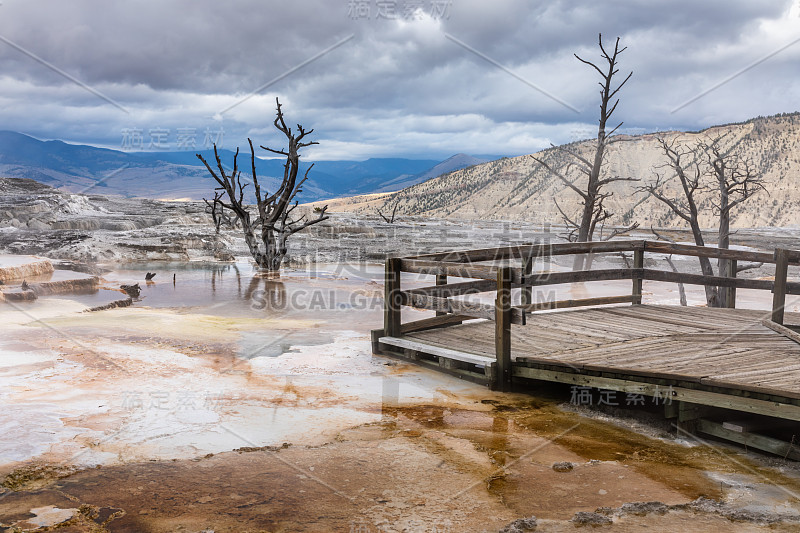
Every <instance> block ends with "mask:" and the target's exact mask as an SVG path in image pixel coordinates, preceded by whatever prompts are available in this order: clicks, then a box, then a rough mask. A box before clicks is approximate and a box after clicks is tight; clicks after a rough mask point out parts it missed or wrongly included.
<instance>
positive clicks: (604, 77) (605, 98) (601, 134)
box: [532, 34, 637, 270]
mask: <svg viewBox="0 0 800 533" xmlns="http://www.w3.org/2000/svg"><path fill="white" fill-rule="evenodd" d="M598 44H599V46H600V52H601V56H602V58H603V59H604V60H605V64H603V68H600V67H599V66H597V65H596V64H595V63H592V62H591V61H587V60H585V59H583V58H581V57H580V56H578V55H577V54H574V55H575V57H576V58H577V59H578V61H580V62H581V63H584V64H586V65H589V66H590V67H592V68H593V69H595V70H596V71H597V72H598V74H600V77H601V81H600V82H598V83H599V85H600V119H599V125H598V128H597V141H596V143H597V144H596V145H595V149H594V157H593V158H592V159H591V160H590V159H589V158H587V157H584V156H583V155H581V154H579V153H578V152H577V151H575V150H572V149H570V148H567V147H566V146H553V148H554V149H555V150H558V151H560V152H563V153H566V154H567V155H568V156H570V157H571V158H572V161H571V162H570V163H569V164H568V165H567V167H566V168H565V169H564V171H563V172H562V171H560V170H557V169H555V168H553V167H552V166H551V165H549V164H548V163H546V162H545V161H543V160H542V159H541V158H538V157H535V156H532V157H533V158H534V159H535V160H536V161H537V162H538V163H539V164H540V165H542V166H543V167H544V168H546V169H547V170H548V171H549V172H550V173H551V174H553V175H554V176H556V177H557V178H558V179H560V180H561V181H562V182H563V183H564V184H565V185H566V186H567V187H568V188H570V189H572V190H573V191H574V192H575V193H577V194H578V195H579V196H580V197H581V203H582V205H583V208H582V210H581V213H580V218H579V219H577V220H576V219H573V218H571V217H569V216H567V215H566V213H565V212H564V211H563V210H562V209H561V207H560V206H559V205H558V203H557V202H556V208H557V209H558V210H559V212H560V213H561V215H562V217H563V218H564V222H565V223H566V224H567V225H568V227H571V228H573V231H572V232H571V234H570V240H575V241H579V242H587V241H591V240H592V239H593V237H594V232H595V229H596V228H597V227H598V225H601V226H602V224H603V223H604V222H605V221H606V220H608V219H609V218H611V217H612V216H613V213H611V212H610V211H608V210H607V209H605V207H604V206H603V203H604V202H605V200H607V199H608V198H609V197H611V196H612V194H613V193H611V192H605V191H604V187H605V186H606V185H609V184H610V183H613V182H615V181H637V180H636V179H634V178H624V177H620V176H608V177H603V173H602V170H603V164H604V163H605V157H606V149H607V148H608V146H609V145H610V144H612V143H614V142H616V140H617V139H615V138H614V137H613V136H614V133H616V131H617V130H618V129H619V128H620V126H622V122H620V123H619V124H617V126H616V127H614V128H613V129H612V130H611V131H607V130H606V125H607V123H608V121H609V119H610V118H611V116H612V115H613V114H614V111H616V109H617V105H618V104H619V98H617V99H616V100H614V97H615V96H616V95H617V93H618V92H619V90H620V89H622V87H623V86H624V85H625V84H626V83H627V82H628V80H629V79H631V76H633V72H630V73H629V74H628V76H627V77H626V78H625V79H624V80H622V83H620V84H619V85H617V86H616V87H615V86H614V76H615V75H616V74H617V73H618V72H619V69H618V68H617V61H618V59H619V55H620V54H621V53H622V52H624V51H625V47H623V48H620V46H619V37H617V40H616V42H615V43H614V51H613V52H611V53H610V54H609V53H608V52H607V51H606V49H605V47H604V46H603V35H602V34H600V35H599V36H598ZM612 102H613V104H612ZM573 167H574V168H575V169H577V171H578V172H579V174H581V175H582V177H579V178H578V179H586V185H585V187H579V186H578V185H576V184H575V182H576V181H577V180H572V179H569V178H568V177H567V175H566V174H567V173H569V171H570V170H571V168H573ZM634 227H636V225H634V226H632V227H629V228H623V229H619V230H615V231H612V233H611V234H610V235H609V236H608V237H607V238H608V239H611V238H613V237H615V236H616V235H619V234H620V233H624V232H626V231H630V230H631V229H633V228H634ZM583 263H584V261H583V256H580V255H578V256H575V262H574V264H573V269H574V270H580V269H582V268H583Z"/></svg>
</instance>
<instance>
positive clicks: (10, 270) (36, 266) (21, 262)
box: [0, 256, 54, 282]
mask: <svg viewBox="0 0 800 533" xmlns="http://www.w3.org/2000/svg"><path fill="white" fill-rule="evenodd" d="M13 257H14V258H15V259H16V260H17V261H16V263H17V264H6V265H5V266H3V265H2V263H0V281H3V282H6V281H10V280H15V279H23V278H31V277H34V276H41V275H42V274H50V273H52V272H53V271H54V268H53V264H52V263H51V262H50V260H49V259H45V258H43V257H36V256H28V257H23V256H13ZM2 259H3V257H0V261H2Z"/></svg>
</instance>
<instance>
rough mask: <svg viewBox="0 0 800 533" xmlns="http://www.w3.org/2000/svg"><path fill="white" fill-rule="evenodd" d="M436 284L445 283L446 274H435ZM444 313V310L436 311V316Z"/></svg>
mask: <svg viewBox="0 0 800 533" xmlns="http://www.w3.org/2000/svg"><path fill="white" fill-rule="evenodd" d="M436 285H447V274H436ZM446 314H447V312H446V311H436V316H442V315H446Z"/></svg>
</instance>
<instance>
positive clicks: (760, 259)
mask: <svg viewBox="0 0 800 533" xmlns="http://www.w3.org/2000/svg"><path fill="white" fill-rule="evenodd" d="M644 249H645V251H647V252H651V253H658V254H667V255H669V254H676V255H688V256H694V257H714V258H717V259H736V260H738V261H752V262H753V263H774V262H775V261H774V259H773V257H772V254H769V253H766V252H750V251H748V250H731V249H725V248H714V247H710V246H694V245H691V244H676V243H671V242H663V241H647V242H645V245H644Z"/></svg>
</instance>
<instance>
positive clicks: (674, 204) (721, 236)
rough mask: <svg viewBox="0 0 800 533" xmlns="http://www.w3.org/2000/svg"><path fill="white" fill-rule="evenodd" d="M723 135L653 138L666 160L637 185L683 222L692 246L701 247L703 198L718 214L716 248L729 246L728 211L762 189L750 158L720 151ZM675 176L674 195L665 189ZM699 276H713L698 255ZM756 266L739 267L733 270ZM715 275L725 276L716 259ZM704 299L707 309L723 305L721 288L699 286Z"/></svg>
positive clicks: (726, 270)
mask: <svg viewBox="0 0 800 533" xmlns="http://www.w3.org/2000/svg"><path fill="white" fill-rule="evenodd" d="M723 139H724V137H723V136H719V137H716V138H714V139H711V140H710V141H707V142H706V141H701V142H698V143H695V144H694V145H687V144H685V143H681V142H680V140H679V139H678V138H677V137H675V138H673V139H672V140H671V141H668V140H667V139H665V138H663V137H659V138H658V139H657V142H658V145H659V147H660V149H661V151H662V153H663V154H664V157H665V158H666V162H665V163H664V164H662V165H659V166H658V167H656V169H654V179H653V181H651V182H650V183H648V184H645V185H643V186H642V187H640V190H641V191H644V192H646V193H648V194H649V195H651V196H652V197H654V198H656V199H657V200H659V201H660V202H662V203H664V204H665V205H666V206H667V207H669V208H670V210H671V211H672V212H673V213H675V214H676V215H677V216H678V218H680V219H682V220H683V221H684V222H686V223H687V224H688V225H689V228H690V230H691V232H692V237H693V238H694V242H695V244H696V245H697V246H705V245H706V243H705V239H704V237H703V231H702V228H701V226H700V209H699V207H698V205H699V203H700V202H701V200H702V198H701V197H703V196H705V195H710V202H711V206H712V208H713V210H714V215H715V216H716V217H717V218H718V226H719V227H718V243H717V245H718V246H719V247H720V248H729V247H730V219H731V213H732V209H733V208H734V207H736V206H738V205H739V204H741V203H742V202H744V201H745V200H747V199H748V198H750V197H752V196H753V194H755V193H756V192H758V191H759V190H764V185H763V180H762V178H761V175H760V174H758V173H757V172H756V171H755V169H754V166H753V164H752V162H751V161H750V160H748V159H745V158H743V157H740V156H739V155H737V154H736V153H735V149H736V145H735V144H734V145H733V146H731V147H729V148H727V149H724V150H723V149H722V148H721V144H722V141H723ZM673 179H677V180H678V183H679V184H680V192H679V193H678V195H671V194H670V193H669V192H668V189H667V184H668V183H669V182H670V181H671V180H673ZM699 259H700V269H701V271H702V272H703V275H706V276H713V275H714V268H713V266H712V265H711V260H710V259H709V258H707V257H700V258H699ZM756 266H760V265H741V266H738V267H737V272H740V271H742V270H746V269H748V268H753V267H756ZM719 275H720V276H728V275H729V263H728V261H727V260H720V262H719ZM705 292H706V302H707V304H708V306H709V307H725V306H727V296H726V295H727V291H720V290H718V288H717V287H713V286H708V285H706V286H705Z"/></svg>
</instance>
